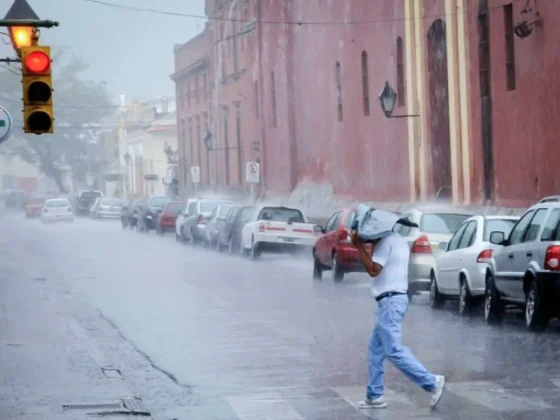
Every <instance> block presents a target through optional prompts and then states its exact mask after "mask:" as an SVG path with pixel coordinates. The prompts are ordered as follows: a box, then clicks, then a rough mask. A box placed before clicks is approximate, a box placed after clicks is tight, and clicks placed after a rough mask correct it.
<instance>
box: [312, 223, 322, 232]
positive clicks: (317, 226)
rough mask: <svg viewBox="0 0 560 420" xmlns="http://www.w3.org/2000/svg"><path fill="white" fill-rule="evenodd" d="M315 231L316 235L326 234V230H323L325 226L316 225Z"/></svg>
mask: <svg viewBox="0 0 560 420" xmlns="http://www.w3.org/2000/svg"><path fill="white" fill-rule="evenodd" d="M313 231H314V232H315V233H325V229H324V228H323V226H321V225H315V226H313Z"/></svg>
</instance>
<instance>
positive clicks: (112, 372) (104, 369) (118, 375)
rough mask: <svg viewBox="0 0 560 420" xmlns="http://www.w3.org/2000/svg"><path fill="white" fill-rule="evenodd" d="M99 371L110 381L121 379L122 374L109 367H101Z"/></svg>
mask: <svg viewBox="0 0 560 420" xmlns="http://www.w3.org/2000/svg"><path fill="white" fill-rule="evenodd" d="M101 371H102V372H103V374H104V375H105V376H106V377H107V378H111V379H122V374H121V371H120V370H119V369H115V368H111V367H102V368H101Z"/></svg>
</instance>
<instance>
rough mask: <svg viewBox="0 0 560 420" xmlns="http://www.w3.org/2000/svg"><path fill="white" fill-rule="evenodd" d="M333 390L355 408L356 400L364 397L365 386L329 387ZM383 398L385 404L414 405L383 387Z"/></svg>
mask: <svg viewBox="0 0 560 420" xmlns="http://www.w3.org/2000/svg"><path fill="white" fill-rule="evenodd" d="M331 389H332V390H333V391H334V392H336V393H337V394H338V395H340V396H341V397H342V398H344V399H345V400H346V401H347V402H348V403H349V404H350V405H352V406H354V407H356V408H357V403H358V401H361V400H363V399H364V397H365V393H366V386H365V385H359V386H344V387H338V388H331ZM385 399H386V400H387V404H391V403H393V404H404V405H414V403H413V402H412V401H410V400H409V399H408V398H406V397H404V396H402V395H400V394H399V393H397V392H395V391H393V390H391V389H389V388H387V387H385Z"/></svg>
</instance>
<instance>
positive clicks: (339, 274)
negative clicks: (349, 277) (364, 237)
mask: <svg viewBox="0 0 560 420" xmlns="http://www.w3.org/2000/svg"><path fill="white" fill-rule="evenodd" d="M331 274H332V279H333V281H334V282H335V283H340V282H341V281H342V280H344V270H343V269H342V267H340V264H338V257H337V255H336V252H333V253H332V260H331Z"/></svg>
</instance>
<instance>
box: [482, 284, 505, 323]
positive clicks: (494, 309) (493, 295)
mask: <svg viewBox="0 0 560 420" xmlns="http://www.w3.org/2000/svg"><path fill="white" fill-rule="evenodd" d="M504 312H505V306H504V303H503V302H502V300H501V299H500V295H499V293H498V290H497V289H496V285H495V283H494V276H493V275H492V274H490V273H488V274H487V275H486V289H485V291H484V321H485V322H486V323H487V324H497V323H499V322H500V321H501V320H502V318H503V315H504Z"/></svg>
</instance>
